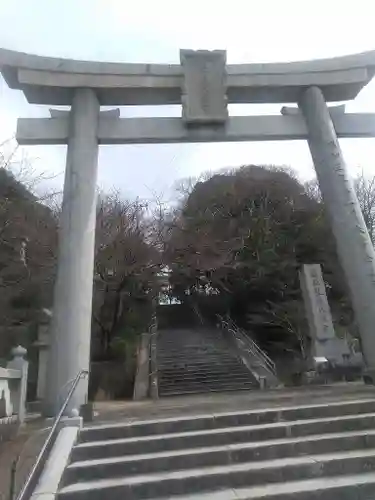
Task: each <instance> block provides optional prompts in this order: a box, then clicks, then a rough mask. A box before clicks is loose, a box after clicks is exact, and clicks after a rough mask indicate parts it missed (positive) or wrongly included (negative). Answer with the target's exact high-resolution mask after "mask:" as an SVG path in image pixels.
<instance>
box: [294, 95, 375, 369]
mask: <svg viewBox="0 0 375 500" xmlns="http://www.w3.org/2000/svg"><path fill="white" fill-rule="evenodd" d="M299 107H300V109H301V110H302V113H303V115H304V118H305V122H306V126H307V129H308V142H309V147H310V151H311V154H312V157H313V160H314V164H315V169H316V173H317V177H318V180H319V185H320V190H321V193H322V197H323V200H324V204H325V207H326V210H327V213H328V215H329V218H330V221H331V226H332V231H333V233H334V236H335V239H336V244H337V252H338V255H339V259H340V262H341V265H342V268H343V271H344V273H345V277H346V281H347V284H348V288H349V291H350V295H351V300H352V304H353V309H354V312H355V317H356V321H357V323H358V326H359V331H360V335H361V341H362V349H363V354H364V357H365V360H366V363H367V366H368V368H369V369H375V252H374V248H373V245H372V242H371V239H370V237H369V234H368V231H367V228H366V224H365V221H364V219H363V215H362V212H361V208H360V206H359V202H358V199H357V196H356V194H355V190H354V186H353V182H352V179H351V178H350V176H349V174H348V171H347V167H346V164H345V161H344V158H343V154H342V151H341V148H340V145H339V143H338V139H337V136H336V132H335V129H334V126H333V123H332V119H331V116H330V113H329V111H328V108H327V105H326V102H325V100H324V96H323V93H322V91H321V90H320V89H319V88H317V87H310V88H308V89H307V90H304V91H303V92H302V94H301V97H300V101H299Z"/></svg>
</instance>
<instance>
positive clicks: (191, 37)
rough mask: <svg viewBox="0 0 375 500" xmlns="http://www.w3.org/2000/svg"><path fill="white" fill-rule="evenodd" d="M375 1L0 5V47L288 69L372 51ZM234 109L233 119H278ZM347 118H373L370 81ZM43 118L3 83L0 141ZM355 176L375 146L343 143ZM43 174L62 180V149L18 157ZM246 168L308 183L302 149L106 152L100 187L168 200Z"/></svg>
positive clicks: (264, 109) (371, 164)
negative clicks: (207, 58)
mask: <svg viewBox="0 0 375 500" xmlns="http://www.w3.org/2000/svg"><path fill="white" fill-rule="evenodd" d="M372 3H373V0H355V1H354V0H347V2H346V3H345V2H343V1H342V0H231V1H230V2H222V3H220V2H218V1H217V0H213V1H212V0H188V1H179V0H157V1H155V0H136V1H130V0H0V47H3V48H8V49H13V50H19V51H23V52H29V53H34V54H38V55H48V56H58V57H69V58H76V59H88V60H90V59H91V60H102V61H115V62H116V61H118V62H153V63H178V62H179V49H180V48H191V49H226V50H227V61H228V63H242V62H243V63H245V62H246V63H251V62H272V61H292V60H300V59H313V58H321V57H333V56H336V55H337V56H338V55H344V54H350V53H356V52H362V51H365V50H373V49H375V26H374V18H373V5H372ZM280 108H281V105H280V106H279V105H277V106H274V105H272V106H232V107H231V108H230V112H231V113H232V114H260V113H272V112H273V113H278V112H279V110H280ZM347 111H349V112H354V111H355V112H375V81H374V82H372V83H371V84H370V85H368V86H367V87H366V88H365V89H364V90H363V91H362V92H361V94H360V95H359V96H358V98H357V99H356V100H355V102H352V103H350V104H349V105H348V106H347ZM179 113H180V110H179V109H178V107H177V109H176V108H174V107H169V108H168V107H159V108H149V107H148V108H143V109H139V108H122V109H121V114H122V116H135V115H137V116H139V115H144V116H147V115H160V116H163V115H164V116H171V115H176V116H179ZM19 116H22V117H32V116H48V109H47V108H45V107H43V106H36V105H31V104H28V103H27V102H26V100H25V99H24V97H23V95H22V93H21V92H18V91H15V90H9V89H8V88H7V86H6V84H5V82H4V81H3V80H0V139H5V138H7V137H10V136H12V134H14V132H15V126H16V120H17V117H19ZM341 144H342V147H343V150H344V154H345V157H346V159H347V162H348V165H349V168H350V170H351V172H353V173H355V172H356V171H357V170H358V168H361V169H363V170H365V172H366V173H369V174H371V173H373V174H375V161H374V159H375V140H373V139H361V140H348V139H347V140H343V141H342V142H341ZM24 150H25V151H26V153H27V154H28V155H29V156H30V157H31V158H34V167H35V168H36V169H37V170H39V171H45V172H46V171H47V172H50V173H54V174H60V175H58V176H57V177H56V179H54V180H53V182H54V183H55V184H61V183H62V180H63V177H62V172H63V170H64V165H65V148H64V147H54V146H44V147H36V146H34V147H29V148H24ZM249 163H266V164H269V163H272V164H286V165H289V166H291V167H292V168H293V169H295V171H296V172H297V174H298V175H299V176H300V177H301V178H302V179H306V178H311V177H312V176H313V168H312V161H311V158H310V154H309V151H308V148H307V145H306V144H305V143H304V142H298V141H293V142H278V143H276V142H275V143H232V144H199V145H188V144H183V145H135V146H104V147H101V151H100V157H99V184H100V186H102V187H104V188H106V189H110V188H111V187H113V186H115V187H116V188H119V189H121V190H122V191H123V192H124V194H125V195H127V196H140V197H142V198H149V197H152V193H157V194H158V195H160V194H162V195H163V196H164V198H165V199H168V197H169V196H170V192H171V186H172V185H173V184H174V182H175V181H176V179H178V178H183V177H188V176H197V175H199V174H200V173H202V172H204V171H207V170H217V169H222V168H224V167H233V166H239V165H243V164H249Z"/></svg>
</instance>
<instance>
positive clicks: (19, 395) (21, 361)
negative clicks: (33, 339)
mask: <svg viewBox="0 0 375 500" xmlns="http://www.w3.org/2000/svg"><path fill="white" fill-rule="evenodd" d="M26 352H27V351H26V349H24V348H23V347H21V346H18V347H15V348H14V349H12V360H11V361H9V363H8V364H7V366H6V367H5V368H2V367H0V442H1V441H5V440H6V439H9V438H10V437H12V436H13V435H14V433H15V432H16V431H17V429H18V426H19V425H20V424H22V423H23V422H24V420H25V408H26V391H27V373H28V361H26V359H25V357H26Z"/></svg>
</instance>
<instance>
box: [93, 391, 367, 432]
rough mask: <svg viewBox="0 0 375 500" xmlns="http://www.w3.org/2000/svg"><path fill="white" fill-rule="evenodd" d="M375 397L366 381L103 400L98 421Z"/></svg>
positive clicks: (98, 405) (142, 418)
mask: <svg viewBox="0 0 375 500" xmlns="http://www.w3.org/2000/svg"><path fill="white" fill-rule="evenodd" d="M359 398H369V399H371V398H375V387H373V386H368V385H364V384H363V383H362V382H353V383H347V382H345V383H338V384H332V385H325V386H310V387H295V388H290V389H274V390H267V391H241V392H229V393H219V394H218V393H213V394H202V395H194V396H175V397H168V398H162V399H158V400H155V401H152V400H146V401H103V402H102V401H101V402H97V403H95V405H94V412H95V417H94V423H95V424H97V423H100V422H110V421H112V422H113V421H119V422H120V421H123V422H129V421H134V420H138V419H140V420H147V419H149V418H150V417H154V418H168V417H178V416H181V415H199V414H207V413H215V412H225V411H241V410H256V409H261V408H272V407H276V406H283V407H287V406H298V405H307V404H319V403H323V402H325V401H326V402H330V401H340V400H350V399H359Z"/></svg>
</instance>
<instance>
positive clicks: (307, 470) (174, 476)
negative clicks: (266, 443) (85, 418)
mask: <svg viewBox="0 0 375 500" xmlns="http://www.w3.org/2000/svg"><path fill="white" fill-rule="evenodd" d="M374 469H375V449H371V450H356V451H349V452H340V453H333V454H324V455H314V456H302V457H290V458H283V459H275V460H269V461H261V462H247V463H241V464H231V465H228V466H215V467H202V468H199V469H189V470H179V471H172V472H163V473H155V474H152V475H149V474H147V475H132V476H129V477H121V478H111V479H102V480H95V481H88V482H82V483H75V484H72V485H68V486H66V487H65V488H62V490H61V491H60V493H59V496H58V498H63V499H65V500H86V499H87V500H102V499H103V498H104V497H107V498H120V495H122V498H124V497H125V498H126V499H128V500H136V499H143V498H161V497H170V496H171V495H180V494H181V493H185V494H186V493H197V492H204V491H215V490H220V489H222V488H228V487H231V488H238V487H244V486H250V485H251V486H252V487H254V486H255V485H264V484H270V483H280V482H287V481H293V480H296V479H311V478H322V477H326V476H332V475H337V476H338V475H346V474H350V473H351V474H359V473H361V472H369V471H373V470H374Z"/></svg>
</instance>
